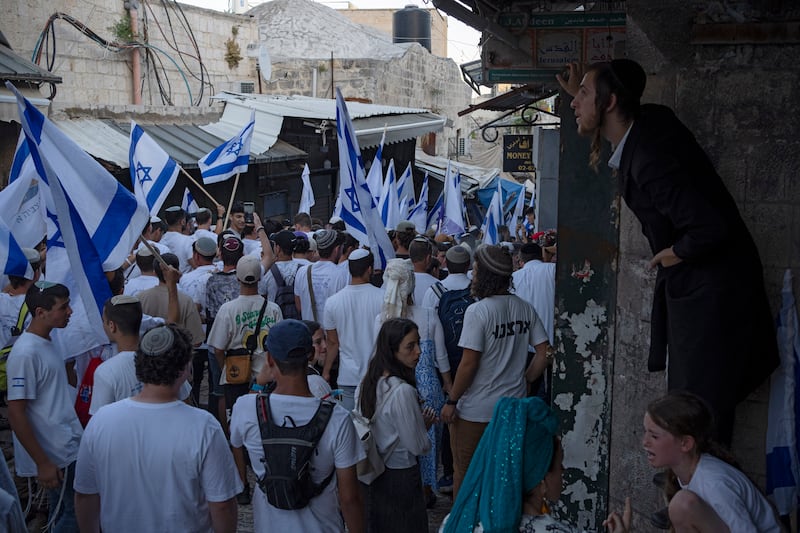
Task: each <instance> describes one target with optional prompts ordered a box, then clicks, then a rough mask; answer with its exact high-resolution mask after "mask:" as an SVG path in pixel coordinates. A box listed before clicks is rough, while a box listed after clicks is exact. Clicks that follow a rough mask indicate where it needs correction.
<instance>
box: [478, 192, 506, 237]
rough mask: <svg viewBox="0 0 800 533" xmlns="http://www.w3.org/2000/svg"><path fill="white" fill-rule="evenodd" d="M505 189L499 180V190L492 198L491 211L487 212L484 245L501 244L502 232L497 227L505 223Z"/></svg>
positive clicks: (484, 220)
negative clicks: (503, 203)
mask: <svg viewBox="0 0 800 533" xmlns="http://www.w3.org/2000/svg"><path fill="white" fill-rule="evenodd" d="M502 202H503V188H502V187H501V186H500V180H499V178H498V182H497V190H496V191H495V192H494V195H493V196H492V201H491V202H490V203H489V209H488V210H487V211H486V218H484V219H483V227H482V228H481V231H482V232H483V243H484V244H498V243H499V242H500V232H499V231H498V230H497V226H499V225H501V224H502V222H503V205H502Z"/></svg>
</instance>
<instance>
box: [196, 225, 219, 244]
mask: <svg viewBox="0 0 800 533" xmlns="http://www.w3.org/2000/svg"><path fill="white" fill-rule="evenodd" d="M200 237H208V238H209V239H211V240H212V241H214V242H217V238H218V237H219V235H217V234H216V233H214V232H213V231H211V230H208V229H205V228H197V229H196V230H194V233H192V240H193V241H194V242H197V239H199V238H200Z"/></svg>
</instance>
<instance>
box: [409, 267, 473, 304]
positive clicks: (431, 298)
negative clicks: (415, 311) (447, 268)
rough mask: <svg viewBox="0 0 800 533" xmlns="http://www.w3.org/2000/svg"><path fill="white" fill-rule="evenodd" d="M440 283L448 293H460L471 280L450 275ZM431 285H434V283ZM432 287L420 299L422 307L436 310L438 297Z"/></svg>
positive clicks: (462, 275) (460, 275) (463, 275)
mask: <svg viewBox="0 0 800 533" xmlns="http://www.w3.org/2000/svg"><path fill="white" fill-rule="evenodd" d="M441 283H442V286H443V287H444V288H445V289H446V290H448V291H460V290H462V289H466V288H467V287H469V285H470V283H472V280H470V279H469V278H468V277H467V275H466V274H450V275H449V276H447V277H446V278H444V279H443V280H442V282H441ZM433 285H435V283H434V284H433ZM433 285H431V286H430V287H429V288H428V290H427V291H425V296H423V298H422V307H428V308H430V309H436V310H438V309H439V298H440V296H437V295H436V293H435V292H433ZM415 305H416V304H415Z"/></svg>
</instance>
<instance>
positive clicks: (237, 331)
mask: <svg viewBox="0 0 800 533" xmlns="http://www.w3.org/2000/svg"><path fill="white" fill-rule="evenodd" d="M263 304H264V298H263V297H262V296H261V295H259V294H254V295H251V296H239V297H238V298H236V299H235V300H231V301H230V302H225V303H224V304H222V307H220V308H219V311H218V312H217V316H216V318H215V319H214V324H213V325H212V326H211V331H210V332H209V334H208V341H207V342H208V345H209V346H211V347H212V348H216V349H219V350H224V351H227V350H233V349H237V348H244V347H245V346H244V343H245V342H246V339H247V337H249V336H250V335H252V334H254V333H255V330H256V322H257V321H258V314H259V312H260V311H261V306H262V305H263ZM280 320H283V313H281V308H280V307H278V306H277V304H274V303H272V302H268V303H267V307H266V308H265V309H264V317H263V318H262V319H261V330H260V332H259V335H258V336H259V339H258V343H257V345H256V350H255V353H254V354H253V357H252V358H251V360H250V374H251V377H255V376H257V375H258V373H259V372H260V371H261V368H262V367H263V366H264V363H265V356H264V339H266V338H267V335H268V334H269V328H271V327H272V326H274V325H275V323H276V322H278V321H280ZM227 383H228V381H227V380H226V379H225V367H224V366H223V367H222V377H221V378H220V385H225V384H227Z"/></svg>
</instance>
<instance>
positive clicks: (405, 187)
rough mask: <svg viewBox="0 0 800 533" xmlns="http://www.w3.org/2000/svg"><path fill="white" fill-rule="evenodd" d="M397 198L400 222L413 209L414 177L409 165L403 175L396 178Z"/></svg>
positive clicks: (414, 199)
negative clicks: (398, 199)
mask: <svg viewBox="0 0 800 533" xmlns="http://www.w3.org/2000/svg"><path fill="white" fill-rule="evenodd" d="M397 197H398V198H400V220H406V217H408V215H409V214H410V213H411V210H412V209H414V204H415V203H416V198H414V175H413V171H412V169H411V163H409V164H408V166H406V169H405V170H404V171H403V174H402V175H401V176H400V177H399V178H397Z"/></svg>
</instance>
